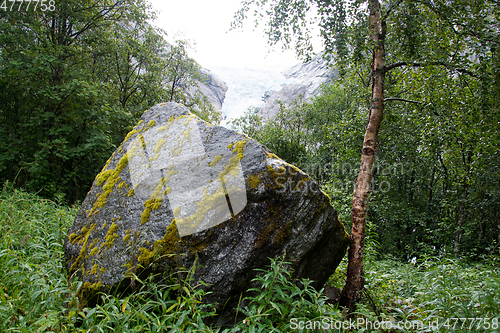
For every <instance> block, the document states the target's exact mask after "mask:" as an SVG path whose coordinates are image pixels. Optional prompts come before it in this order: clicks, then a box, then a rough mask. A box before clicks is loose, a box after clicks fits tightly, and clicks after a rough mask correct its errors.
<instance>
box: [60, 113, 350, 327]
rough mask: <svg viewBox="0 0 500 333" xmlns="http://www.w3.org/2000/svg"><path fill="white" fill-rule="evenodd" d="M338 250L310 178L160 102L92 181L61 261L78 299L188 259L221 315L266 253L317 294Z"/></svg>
mask: <svg viewBox="0 0 500 333" xmlns="http://www.w3.org/2000/svg"><path fill="white" fill-rule="evenodd" d="M347 243H348V235H347V234H346V232H345V230H344V226H343V224H342V223H341V222H340V221H339V220H338V218H337V213H336V211H335V210H334V209H333V208H332V206H331V204H330V202H329V198H328V197H327V196H326V195H325V194H324V193H323V192H321V191H320V189H319V187H318V185H317V184H316V183H315V182H314V181H312V180H311V178H310V177H309V176H308V175H307V174H305V173H304V172H302V171H301V170H299V169H298V168H296V167H295V166H293V165H290V164H288V163H286V162H285V161H283V160H281V159H280V158H279V157H277V156H276V155H274V154H272V153H271V152H270V151H269V150H268V149H267V148H266V147H264V146H262V145H261V144H259V143H258V142H256V141H254V140H252V139H250V138H248V137H247V136H245V135H244V134H239V133H236V132H234V131H231V130H228V129H226V128H224V127H220V126H209V125H208V124H206V123H205V122H204V121H202V120H200V119H199V118H197V117H196V116H194V115H192V114H191V113H189V112H188V110H187V108H185V107H183V106H181V105H178V104H175V103H166V104H159V105H156V106H154V107H153V108H151V109H150V110H148V111H146V112H145V113H144V115H143V116H142V119H141V121H140V122H139V123H138V124H137V125H136V126H135V128H134V129H133V130H132V131H131V132H130V133H129V135H127V137H126V138H125V140H124V142H123V143H122V144H121V146H120V147H119V148H118V149H117V150H116V151H115V153H114V154H113V155H112V156H111V157H110V159H109V160H108V162H107V164H106V165H105V166H104V168H103V169H102V171H101V173H100V174H99V175H97V176H96V179H95V181H94V184H93V186H92V189H91V190H90V192H89V193H88V194H87V197H86V198H85V200H84V202H83V204H82V207H81V209H80V211H79V212H78V215H77V217H76V219H75V222H74V224H73V226H72V227H71V228H70V230H69V232H68V237H67V239H66V242H65V255H66V268H67V270H68V273H69V274H70V275H71V274H76V275H77V276H78V277H79V278H80V279H82V280H83V281H84V285H83V286H84V287H83V288H82V289H81V290H80V292H79V295H80V297H81V298H82V301H83V302H82V303H83V304H92V303H93V302H94V300H93V297H95V295H96V292H97V291H109V290H111V289H113V290H114V289H115V288H117V287H118V288H126V287H128V286H129V285H130V276H131V274H130V273H134V274H138V275H140V274H141V272H142V274H150V273H152V272H162V271H168V270H169V269H171V268H173V267H177V266H178V265H182V266H184V267H186V268H191V266H192V265H193V264H194V263H195V262H196V264H197V265H198V267H197V268H196V270H195V276H194V278H195V281H196V280H202V281H204V282H205V283H207V284H208V286H206V287H205V288H206V289H207V291H210V292H211V293H209V294H208V295H207V296H206V301H207V302H212V303H215V304H218V306H219V308H220V309H221V310H222V309H223V308H224V312H225V313H226V314H227V313H230V312H231V311H232V308H233V307H234V305H236V303H237V302H238V300H239V299H240V294H241V293H242V292H245V291H246V290H247V289H248V288H250V287H251V286H252V282H251V280H252V279H253V278H254V277H255V274H256V272H255V269H256V268H265V267H266V266H267V265H268V264H269V258H270V257H274V256H277V255H281V254H283V253H286V257H287V259H288V260H289V261H291V262H292V268H293V269H294V277H296V278H302V277H306V278H310V279H312V280H314V281H315V283H314V285H315V286H316V287H318V288H320V287H322V286H323V285H324V283H325V281H326V280H327V278H328V277H329V276H330V275H331V274H332V273H333V271H334V270H335V268H336V266H337V265H338V263H339V262H340V260H341V258H342V257H343V256H344V254H345V250H346V248H347ZM133 284H134V283H132V285H133ZM221 318H225V316H221Z"/></svg>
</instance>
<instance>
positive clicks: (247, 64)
mask: <svg viewBox="0 0 500 333" xmlns="http://www.w3.org/2000/svg"><path fill="white" fill-rule="evenodd" d="M150 1H151V4H152V6H153V9H154V10H156V11H158V12H159V13H158V18H157V20H156V21H155V22H154V24H155V25H156V26H158V27H160V28H162V29H164V30H165V31H167V34H168V39H169V41H171V42H172V41H173V40H175V39H184V40H189V41H190V44H191V46H192V49H191V50H190V51H189V56H190V57H192V58H194V59H195V60H196V61H197V62H198V63H199V64H200V65H201V66H202V67H205V68H207V69H212V68H218V67H228V68H251V69H266V68H267V69H281V70H284V69H287V68H290V67H292V66H293V65H295V64H297V63H299V62H300V61H299V60H297V58H296V57H295V54H294V52H293V51H287V52H285V53H284V52H282V50H281V47H279V46H278V47H274V48H271V47H270V46H268V44H267V39H266V36H265V35H264V32H263V27H261V26H259V27H258V28H257V29H258V30H254V24H253V21H252V20H251V19H249V20H247V21H245V22H244V26H243V31H241V29H240V30H239V31H238V30H233V31H230V28H231V22H232V21H233V19H234V13H235V12H236V11H237V10H238V9H239V8H240V6H241V2H240V0H150ZM270 51H271V52H270Z"/></svg>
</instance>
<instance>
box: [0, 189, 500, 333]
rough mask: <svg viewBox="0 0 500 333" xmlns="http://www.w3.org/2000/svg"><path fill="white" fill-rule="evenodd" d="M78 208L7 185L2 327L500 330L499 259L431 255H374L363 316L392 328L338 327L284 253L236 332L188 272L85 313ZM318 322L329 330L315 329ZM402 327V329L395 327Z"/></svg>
mask: <svg viewBox="0 0 500 333" xmlns="http://www.w3.org/2000/svg"><path fill="white" fill-rule="evenodd" d="M76 212H77V208H76V207H72V208H70V207H66V206H63V205H61V204H57V203H54V202H52V201H48V200H44V199H41V198H39V197H37V196H36V195H34V194H30V193H26V192H23V191H20V190H15V189H13V188H11V187H10V186H9V185H6V186H4V188H3V190H2V191H1V193H0V219H1V223H0V332H30V333H31V332H228V333H229V332H290V331H297V332H324V331H326V332H349V331H354V332H365V331H366V332H500V329H499V328H498V325H499V323H498V322H499V321H500V264H499V260H498V258H491V259H489V260H487V261H483V262H481V263H478V262H474V263H467V262H464V261H459V260H454V259H447V258H435V257H425V256H424V257H423V258H422V259H420V260H418V261H417V262H415V263H401V262H398V261H396V260H391V259H385V260H376V259H375V256H371V255H368V257H367V263H366V265H365V274H366V292H365V293H364V296H363V301H362V303H361V304H359V306H358V311H357V315H356V316H357V317H356V318H355V320H356V321H358V320H359V321H360V322H362V321H365V322H366V323H367V322H370V323H371V324H372V326H373V325H375V326H376V324H377V323H382V322H386V323H387V322H388V321H390V322H391V323H392V326H393V329H391V330H388V329H384V327H383V328H378V329H376V328H373V329H370V327H369V325H368V324H364V325H358V326H357V327H356V329H354V330H353V329H351V330H349V326H346V329H343V328H342V327H340V328H339V329H336V327H339V325H340V324H342V323H344V325H345V324H348V323H347V322H346V321H345V319H344V314H343V312H342V311H340V310H339V309H337V307H336V306H334V305H329V304H326V298H325V297H324V296H322V294H321V293H318V292H317V291H316V290H314V289H313V288H312V287H311V286H310V281H307V280H303V281H301V284H300V287H298V286H297V284H296V283H292V281H291V279H290V273H289V272H288V271H287V270H286V267H287V265H288V263H287V262H286V261H284V260H283V259H282V258H277V259H273V260H272V262H271V266H270V267H269V269H268V270H262V271H260V275H259V276H258V277H257V278H256V282H257V283H258V284H259V288H257V289H254V290H253V296H252V297H249V298H246V299H243V300H242V302H241V306H240V309H238V313H239V315H240V317H241V316H242V319H244V320H242V321H236V320H235V326H234V327H232V328H229V329H221V328H217V327H211V326H207V325H206V320H205V319H207V318H208V317H212V316H213V315H214V309H213V308H212V307H211V306H210V305H209V304H203V302H202V298H203V296H204V292H203V291H202V290H201V289H200V288H196V286H193V285H192V281H191V279H190V278H189V276H190V274H189V272H187V273H188V275H187V276H188V278H187V279H186V280H185V281H182V282H179V281H177V280H176V279H175V278H172V279H167V280H166V281H167V282H166V283H164V284H162V285H157V284H155V283H153V282H150V283H149V284H148V287H147V288H143V289H140V290H138V291H137V292H136V293H134V294H132V295H101V298H102V302H101V305H99V306H97V307H95V308H83V309H79V308H78V300H77V297H76V291H77V290H78V288H79V286H80V285H81V283H80V282H78V281H76V280H75V279H73V280H71V281H70V280H68V278H67V276H66V272H65V270H64V266H63V261H64V255H63V247H62V245H63V240H64V238H65V235H66V230H67V228H68V227H69V226H70V225H71V223H72V222H73V220H74V217H75V215H76ZM367 251H370V248H368V249H367ZM373 252H374V251H372V253H373ZM345 268H346V263H345V261H344V262H343V263H342V264H341V265H340V267H339V268H338V269H337V273H336V274H335V275H334V276H333V277H332V278H331V280H330V282H329V283H330V284H331V285H337V286H339V287H341V286H342V282H343V279H344V278H345V277H344V275H343V274H344V272H345ZM455 318H456V319H455ZM472 318H474V320H473V319H472ZM464 319H465V321H464ZM480 319H481V320H482V322H481V324H482V326H483V328H479V324H480V322H479V320H480ZM315 323H316V324H317V325H318V324H319V325H321V327H320V326H316V329H314V328H313V327H314V326H312V325H314V324H315ZM396 323H399V324H400V325H401V329H397V328H394V327H395V325H396ZM405 323H406V324H407V326H406V328H405V327H404V324H405ZM411 323H414V324H411ZM419 323H421V324H419ZM308 325H309V326H308ZM335 325H337V326H335ZM485 326H489V328H488V329H486V328H485ZM350 327H351V328H352V326H350ZM385 327H387V324H386V326H385Z"/></svg>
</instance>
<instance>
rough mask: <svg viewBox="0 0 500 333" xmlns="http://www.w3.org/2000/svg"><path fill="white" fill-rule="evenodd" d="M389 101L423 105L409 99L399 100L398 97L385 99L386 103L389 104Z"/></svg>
mask: <svg viewBox="0 0 500 333" xmlns="http://www.w3.org/2000/svg"><path fill="white" fill-rule="evenodd" d="M388 101H400V102H407V103H414V104H422V102H418V101H412V100H409V99H404V98H398V97H388V98H386V99H384V103H385V102H388Z"/></svg>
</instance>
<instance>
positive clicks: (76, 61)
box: [0, 0, 218, 203]
mask: <svg viewBox="0 0 500 333" xmlns="http://www.w3.org/2000/svg"><path fill="white" fill-rule="evenodd" d="M154 17H155V13H154V12H153V11H152V10H151V8H150V7H149V5H148V3H147V2H146V1H143V0H140V1H131V0H118V1H111V0H94V1H84V0H69V1H61V2H57V6H53V8H50V9H49V8H47V9H46V10H41V8H39V9H38V10H34V7H32V8H31V9H29V10H22V11H19V10H13V11H3V10H2V11H0V147H1V148H0V181H1V182H5V181H6V180H8V181H11V182H14V183H15V184H16V185H17V186H21V187H24V188H26V189H28V190H30V191H35V192H38V193H39V194H40V195H42V196H44V197H48V198H54V197H62V198H64V200H65V201H66V202H68V203H73V202H75V201H76V200H82V199H83V198H84V197H85V194H86V193H87V191H88V189H89V188H90V185H91V184H92V181H93V180H94V177H95V175H96V174H97V173H98V172H99V171H100V169H101V168H102V166H103V165H104V164H105V162H106V160H107V159H108V157H109V156H110V155H111V153H112V152H113V151H114V150H115V149H116V147H117V146H118V145H119V144H120V142H121V141H122V140H123V138H124V137H125V135H126V133H128V131H129V130H130V129H131V128H132V126H133V125H134V124H135V123H136V122H137V120H138V118H139V117H140V116H141V115H142V113H143V112H144V111H145V110H147V109H148V108H150V107H151V106H153V105H154V104H156V103H159V102H168V101H176V102H179V103H183V104H184V105H186V106H190V107H191V109H192V110H193V111H195V112H197V113H198V114H199V115H200V116H202V117H203V118H204V119H206V120H217V119H218V117H217V113H216V112H215V111H214V109H213V107H212V106H211V104H210V103H209V102H207V100H206V98H203V97H202V95H201V94H200V93H197V92H196V89H194V90H193V89H188V88H189V87H194V86H195V84H196V82H200V81H203V76H202V75H201V73H200V71H199V69H200V67H199V65H198V64H197V63H196V62H195V61H194V60H193V59H190V58H189V57H188V55H187V47H188V45H186V42H184V41H177V42H176V43H174V44H169V43H167V42H166V39H165V35H166V33H165V32H164V31H162V30H160V29H158V28H156V27H154V26H153V25H152V24H151V23H149V22H151V20H152V19H154Z"/></svg>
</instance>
